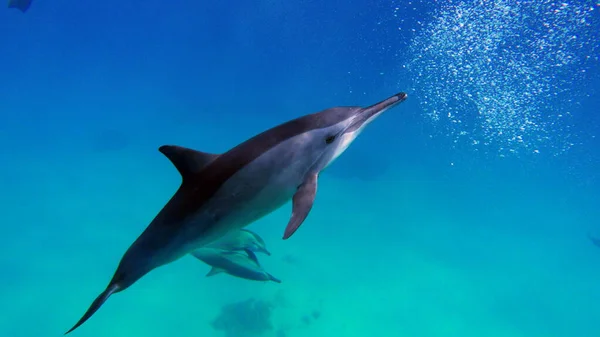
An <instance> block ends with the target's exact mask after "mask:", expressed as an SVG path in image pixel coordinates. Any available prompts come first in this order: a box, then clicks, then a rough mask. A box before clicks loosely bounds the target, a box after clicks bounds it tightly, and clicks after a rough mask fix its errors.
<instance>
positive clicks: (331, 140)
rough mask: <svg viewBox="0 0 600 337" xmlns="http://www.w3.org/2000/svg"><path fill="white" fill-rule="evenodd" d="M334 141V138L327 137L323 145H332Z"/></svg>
mask: <svg viewBox="0 0 600 337" xmlns="http://www.w3.org/2000/svg"><path fill="white" fill-rule="evenodd" d="M334 140H335V136H329V137H327V138H325V143H327V144H331V143H333V141H334Z"/></svg>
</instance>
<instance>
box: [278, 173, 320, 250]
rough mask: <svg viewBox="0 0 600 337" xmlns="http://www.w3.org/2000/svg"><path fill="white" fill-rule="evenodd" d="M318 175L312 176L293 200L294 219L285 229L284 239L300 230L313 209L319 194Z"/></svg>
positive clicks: (299, 188) (299, 189)
mask: <svg viewBox="0 0 600 337" xmlns="http://www.w3.org/2000/svg"><path fill="white" fill-rule="evenodd" d="M317 180H318V176H317V174H311V175H309V176H308V178H307V179H306V181H305V182H304V183H302V185H300V187H298V191H296V194H294V198H293V199H292V217H291V218H290V221H289V222H288V224H287V227H286V228H285V232H284V233H283V239H284V240H287V239H288V238H289V237H290V236H292V234H294V233H295V232H296V230H298V228H299V227H300V225H302V223H303V222H304V220H305V219H306V217H307V216H308V213H310V210H311V209H312V206H313V203H314V201H315V196H316V194H317Z"/></svg>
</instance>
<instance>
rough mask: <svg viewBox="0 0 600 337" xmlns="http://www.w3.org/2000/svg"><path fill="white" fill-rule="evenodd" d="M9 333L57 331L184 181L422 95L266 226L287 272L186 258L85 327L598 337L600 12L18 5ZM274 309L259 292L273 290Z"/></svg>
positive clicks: (275, 266) (9, 92) (3, 326)
mask: <svg viewBox="0 0 600 337" xmlns="http://www.w3.org/2000/svg"><path fill="white" fill-rule="evenodd" d="M0 31H2V32H3V34H2V37H0V118H1V119H0V141H1V144H2V147H1V150H0V163H1V165H0V202H1V203H0V211H1V213H0V214H1V216H0V229H1V231H0V232H1V233H2V239H1V242H2V244H1V245H0V252H1V254H0V334H1V335H2V336H11V337H12V336H15V337H17V336H24V337H30V336H31V337H33V336H35V337H42V336H59V335H62V334H63V333H64V332H65V331H66V330H67V329H68V328H70V327H71V326H72V325H73V324H74V323H75V322H76V321H77V320H78V319H79V318H80V316H81V314H83V312H84V311H85V310H86V309H87V307H88V306H89V304H90V303H91V301H92V300H93V299H94V298H95V297H96V296H97V295H98V293H99V292H100V291H102V290H103V289H104V287H105V286H106V284H107V282H108V281H109V280H110V277H111V276H112V274H113V272H114V269H115V267H116V266H117V264H118V262H119V259H120V258H121V256H122V254H123V253H124V252H125V250H126V249H127V248H128V246H129V245H130V244H131V243H132V242H133V240H134V239H135V238H137V236H138V235H139V234H140V233H141V232H142V231H143V230H144V229H145V228H146V226H147V225H148V223H149V222H150V221H151V220H152V219H153V217H154V216H155V215H156V214H157V212H158V211H159V210H160V209H161V208H162V206H163V205H164V204H165V203H166V202H167V201H168V200H169V198H170V197H171V196H172V195H173V193H174V192H175V191H176V189H177V188H178V186H179V184H180V179H181V178H180V176H179V174H178V173H177V171H176V170H175V168H174V167H173V165H172V164H171V163H170V162H169V160H167V159H166V158H165V157H164V156H163V155H162V154H160V153H159V152H158V150H157V149H158V147H159V146H161V145H163V144H176V145H181V146H186V147H191V148H194V149H197V150H201V151H206V152H212V153H222V152H225V151H227V150H228V149H229V148H231V147H233V146H235V145H237V144H238V143H240V142H242V141H244V140H245V139H247V138H249V137H251V136H253V135H255V134H257V133H259V132H261V131H263V130H265V129H267V128H270V127H272V126H275V125H277V124H279V123H282V122H284V121H287V120H289V119H292V118H295V117H298V116H300V115H304V114H307V113H312V112H316V111H319V110H322V109H325V108H328V107H333V106H344V105H361V106H367V105H370V104H373V103H375V102H377V101H379V100H381V99H384V98H386V97H389V96H391V95H393V94H395V93H397V92H400V91H405V92H407V93H408V96H409V97H408V100H407V101H406V102H405V103H403V104H402V105H401V106H400V107H398V108H395V109H393V110H390V111H388V112H386V113H385V115H383V116H381V117H380V118H379V119H378V121H377V122H374V123H372V124H371V125H370V126H369V127H368V128H367V129H366V130H365V131H364V132H363V133H362V135H361V136H360V137H359V139H357V141H356V142H355V143H354V145H353V146H351V147H350V148H349V149H348V150H347V151H346V153H345V154H344V155H342V156H341V157H340V158H339V159H337V160H336V162H335V163H334V164H332V165H331V166H330V167H329V168H328V169H327V170H326V171H325V172H324V173H323V174H322V176H321V179H320V181H319V192H318V195H317V198H316V201H315V206H314V207H313V210H312V212H311V214H310V215H309V217H308V218H307V220H306V222H305V223H304V225H303V226H302V227H301V228H300V229H299V230H298V232H297V233H296V234H294V236H293V237H292V238H290V239H289V240H285V241H284V240H282V239H281V236H282V234H283V230H284V228H285V225H286V224H287V221H288V218H289V216H290V212H291V207H290V205H289V204H287V205H285V206H284V207H282V208H280V209H279V210H277V211H276V212H274V213H272V214H271V215H269V216H267V217H265V218H263V219H261V220H259V221H257V222H256V223H254V224H252V225H250V226H249V227H248V228H249V229H251V230H253V231H255V232H256V233H258V234H260V235H261V236H262V237H263V238H264V240H265V241H266V243H267V246H268V248H269V250H270V251H271V253H272V256H264V255H261V256H259V258H260V262H261V264H262V265H263V266H264V267H265V269H266V270H268V271H269V272H270V273H272V274H273V275H275V276H276V277H277V278H279V279H281V280H282V283H281V284H277V283H273V282H254V281H248V280H243V279H238V278H234V277H231V276H229V275H224V274H221V275H216V276H212V277H205V275H206V273H207V272H208V270H209V267H208V266H207V265H205V264H202V263H200V262H199V261H197V260H195V259H194V258H192V257H189V256H186V257H184V258H182V259H180V260H178V261H176V262H174V263H172V264H169V265H167V266H164V267H161V268H159V269H156V270H155V271H153V272H152V273H149V274H148V275H146V276H145V277H143V278H142V279H141V280H140V281H139V282H137V283H136V284H135V285H134V286H132V287H131V288H129V289H128V290H127V291H124V292H122V293H120V294H118V295H115V296H113V297H111V299H110V300H109V301H107V303H106V304H105V305H104V306H103V307H102V308H101V309H100V310H99V311H98V312H97V313H96V314H95V315H94V316H93V317H92V318H91V319H90V320H89V321H88V322H87V323H86V324H84V325H83V326H82V327H80V328H79V329H78V330H76V331H74V332H73V333H72V335H73V336H82V337H83V336H90V337H92V336H114V337H117V336H148V337H153V336H169V335H177V336H182V337H183V336H189V337H192V336H226V337H248V336H274V337H295V336H312V337H318V336H327V337H337V336H339V337H346V336H348V337H349V336H411V337H438V336H461V337H469V336H473V337H480V336H486V337H509V336H510V337H565V336H578V337H594V336H600V325H599V324H598V317H599V315H600V287H599V285H600V283H599V280H600V247H596V246H594V245H593V244H592V243H591V241H590V240H589V239H588V235H593V236H597V237H600V221H598V219H599V218H600V207H599V206H600V199H599V196H600V180H599V178H600V177H599V173H600V171H599V170H600V141H599V137H600V115H598V109H599V107H600V99H599V98H598V93H599V89H600V76H599V75H600V60H599V52H600V33H599V32H600V4H599V3H598V2H596V1H551V0H539V1H534V0H530V1H515V0H489V1H483V0H481V1H476V0H464V1H456V0H451V1H425V0H421V1H399V0H396V1H375V0H345V1H340V0H327V1H318V0H304V1H293V0H290V1H275V0H256V1H200V2H192V1H182V0H172V1H164V0H160V1H159V0H146V1H140V0H129V1H114V0H105V1H67V0H52V1H50V0H39V1H38V0H34V1H33V3H32V5H31V8H30V9H29V10H28V11H27V12H26V13H22V12H20V11H18V10H15V9H8V8H4V9H3V10H0ZM253 301H254V302H253Z"/></svg>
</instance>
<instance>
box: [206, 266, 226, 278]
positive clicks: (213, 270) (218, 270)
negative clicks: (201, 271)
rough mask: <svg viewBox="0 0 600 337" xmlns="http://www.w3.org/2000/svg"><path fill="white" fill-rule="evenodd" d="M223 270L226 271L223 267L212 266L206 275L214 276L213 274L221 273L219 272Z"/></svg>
mask: <svg viewBox="0 0 600 337" xmlns="http://www.w3.org/2000/svg"><path fill="white" fill-rule="evenodd" d="M222 272H224V270H223V269H221V268H217V267H212V268H211V269H210V270H209V271H208V273H207V274H206V277H209V276H213V275H217V274H219V273H222Z"/></svg>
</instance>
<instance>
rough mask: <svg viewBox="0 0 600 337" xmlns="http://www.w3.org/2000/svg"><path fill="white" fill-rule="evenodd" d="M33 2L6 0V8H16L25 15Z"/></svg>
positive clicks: (29, 0)
mask: <svg viewBox="0 0 600 337" xmlns="http://www.w3.org/2000/svg"><path fill="white" fill-rule="evenodd" d="M32 1H33V0H8V8H16V9H18V10H20V11H21V12H23V13H25V12H27V10H28V9H29V7H30V6H31V2H32Z"/></svg>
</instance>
